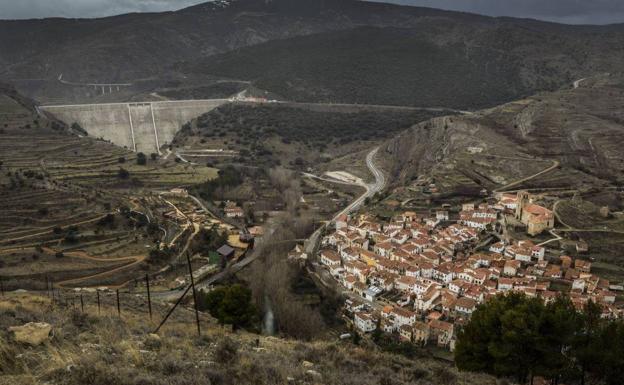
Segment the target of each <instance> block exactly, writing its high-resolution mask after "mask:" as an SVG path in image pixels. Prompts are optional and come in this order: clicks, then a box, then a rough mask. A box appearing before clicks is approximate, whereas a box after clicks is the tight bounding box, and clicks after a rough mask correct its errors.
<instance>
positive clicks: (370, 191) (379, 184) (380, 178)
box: [305, 147, 386, 255]
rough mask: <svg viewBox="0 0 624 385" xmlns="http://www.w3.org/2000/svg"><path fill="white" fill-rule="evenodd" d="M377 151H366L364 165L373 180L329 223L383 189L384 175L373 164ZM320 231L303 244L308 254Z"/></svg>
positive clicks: (321, 229) (311, 250)
mask: <svg viewBox="0 0 624 385" xmlns="http://www.w3.org/2000/svg"><path fill="white" fill-rule="evenodd" d="M378 151H379V147H377V148H375V149H373V150H372V151H371V152H369V153H368V155H366V166H367V167H368V169H369V170H370V172H371V173H372V174H373V176H374V177H375V182H373V183H370V184H366V185H364V186H363V187H364V188H366V192H365V193H364V194H362V195H361V196H360V197H359V198H357V199H356V200H354V201H353V202H351V204H350V205H349V206H347V207H345V208H344V209H343V210H342V211H340V212H339V213H338V214H336V215H335V216H334V217H333V218H332V219H331V220H330V221H329V223H332V222H335V221H336V220H337V219H338V217H340V216H341V215H344V214H349V213H351V212H352V211H355V210H357V209H358V208H359V207H360V206H361V205H362V203H364V201H365V200H366V198H370V197H372V196H373V195H375V194H376V193H378V192H379V191H381V190H383V188H384V187H385V186H386V177H385V176H384V174H383V172H382V171H381V170H380V169H378V168H377V166H376V165H375V156H376V155H377V152H378ZM354 185H357V186H360V185H359V184H357V183H354ZM322 231H323V227H321V228H319V229H318V230H316V231H315V232H314V233H313V234H312V235H311V236H310V238H309V239H308V242H307V243H306V246H305V251H306V253H308V254H309V255H310V254H312V253H313V252H314V249H315V248H316V244H317V243H318V238H319V237H320V235H321V232H322Z"/></svg>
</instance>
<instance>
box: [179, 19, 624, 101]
mask: <svg viewBox="0 0 624 385" xmlns="http://www.w3.org/2000/svg"><path fill="white" fill-rule="evenodd" d="M601 35H602V34H596V35H583V34H581V35H580V36H577V35H576V34H574V33H570V31H565V30H561V31H556V32H544V31H540V30H538V29H532V28H528V27H527V26H522V25H516V24H513V23H506V22H500V21H496V22H492V23H490V24H478V25H475V24H471V23H465V22H462V21H459V20H453V19H423V20H421V21H420V22H419V23H418V25H416V26H414V27H409V28H390V27H387V28H380V27H360V28H355V29H350V30H347V31H339V32H328V33H322V34H315V35H310V36H305V37H296V38H291V39H285V40H278V41H272V42H268V43H265V44H260V45H256V46H252V47H247V48H241V49H237V50H234V51H232V52H230V53H226V54H222V55H216V56H214V57H211V58H209V59H205V60H203V61H200V62H190V63H189V64H187V65H183V66H181V68H180V70H181V71H182V72H187V73H192V74H194V75H197V74H204V75H206V74H210V75H215V76H224V77H229V78H234V79H241V80H248V81H252V82H253V84H254V85H256V86H257V87H259V88H263V89H267V90H270V91H272V92H275V93H278V94H280V95H282V96H283V97H285V98H286V99H289V100H295V101H317V102H350V103H363V104H386V105H410V106H443V107H452V108H464V109H474V108H483V107H489V106H493V105H497V104H500V103H503V102H507V101H510V100H513V99H516V98H519V97H523V96H526V95H530V94H533V93H534V92H536V91H538V90H555V89H558V88H560V87H562V86H564V85H567V84H570V83H571V82H572V81H573V80H575V79H577V78H580V77H581V74H587V73H592V72H594V71H605V72H608V71H617V64H616V63H621V62H622V60H623V58H624V52H623V51H621V50H615V51H611V52H610V53H609V54H608V56H609V58H608V59H606V58H604V56H602V54H599V52H601V51H600V50H601V48H600V47H601V46H603V44H604V41H603V39H604V38H608V39H609V40H611V39H615V40H617V41H619V40H620V39H621V37H623V36H624V35H622V36H617V37H616V36H609V37H607V36H606V35H602V36H601ZM598 36H601V37H598ZM579 37H580V38H581V40H579V39H578V38H579ZM603 47H604V46H603ZM605 59H606V60H605Z"/></svg>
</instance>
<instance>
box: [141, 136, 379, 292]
mask: <svg viewBox="0 0 624 385" xmlns="http://www.w3.org/2000/svg"><path fill="white" fill-rule="evenodd" d="M378 151H379V147H377V148H375V149H373V150H372V151H371V152H369V153H368V155H367V156H366V166H367V167H368V169H369V170H370V172H371V173H372V174H373V176H374V177H375V181H374V182H373V183H370V184H366V185H365V186H364V187H365V188H366V192H365V193H364V194H362V195H361V196H360V197H359V198H357V199H356V200H354V201H353V202H352V203H351V204H350V205H349V206H347V207H345V208H344V209H343V210H342V211H340V212H339V213H338V214H336V215H335V216H334V217H333V218H332V219H331V220H330V221H329V223H331V222H335V221H336V220H337V219H338V217H340V216H341V215H343V214H348V213H350V212H352V211H354V210H356V209H358V208H359V207H360V206H361V205H362V203H364V201H365V200H366V198H369V197H372V196H373V195H375V194H376V193H378V192H380V191H381V190H383V188H384V187H385V186H386V178H385V176H384V174H383V172H382V171H381V170H380V169H379V168H377V165H375V156H376V155H377V152H378ZM357 185H358V186H360V185H359V184H357ZM322 231H323V227H320V228H319V229H318V230H316V231H315V232H314V233H312V235H310V237H309V238H308V239H307V240H306V246H305V250H306V252H307V253H312V252H314V249H315V248H316V245H317V243H318V239H319V237H320V235H321V232H322ZM257 257H258V255H257V254H254V253H250V255H249V256H247V257H245V258H244V259H242V260H240V261H238V262H236V263H234V264H233V265H231V266H230V267H229V268H228V269H226V270H224V271H222V272H220V273H217V274H215V275H213V276H211V277H209V278H207V279H205V280H203V281H201V282H199V283H197V284H196V287H197V288H198V289H203V288H207V287H209V286H210V285H212V284H213V283H215V282H218V281H219V280H221V279H222V278H224V277H225V276H227V275H230V274H233V273H236V272H238V271H240V270H241V269H243V268H244V267H245V266H247V265H249V264H250V263H252V262H253V261H254V260H255V259H256V258H257ZM188 290H189V287H188V286H187V287H185V288H183V289H177V290H170V291H164V292H155V293H152V296H153V297H154V298H158V299H159V300H177V299H178V298H179V296H180V295H181V294H182V295H184V294H186V293H187V292H188Z"/></svg>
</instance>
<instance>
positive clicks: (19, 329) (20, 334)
mask: <svg viewBox="0 0 624 385" xmlns="http://www.w3.org/2000/svg"><path fill="white" fill-rule="evenodd" d="M9 331H10V332H13V334H14V338H15V341H16V342H19V343H22V344H26V345H31V346H38V345H41V344H42V343H44V342H46V341H47V340H48V339H49V338H50V332H51V331H52V326H51V325H50V324H48V323H45V322H29V323H27V324H25V325H22V326H12V327H10V328H9Z"/></svg>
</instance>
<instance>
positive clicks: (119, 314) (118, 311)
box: [117, 289, 121, 318]
mask: <svg viewBox="0 0 624 385" xmlns="http://www.w3.org/2000/svg"><path fill="white" fill-rule="evenodd" d="M117 315H118V316H119V318H121V305H120V304H119V289H117Z"/></svg>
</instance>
